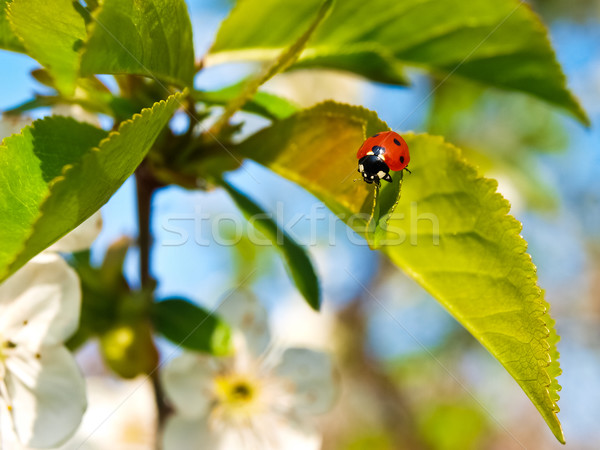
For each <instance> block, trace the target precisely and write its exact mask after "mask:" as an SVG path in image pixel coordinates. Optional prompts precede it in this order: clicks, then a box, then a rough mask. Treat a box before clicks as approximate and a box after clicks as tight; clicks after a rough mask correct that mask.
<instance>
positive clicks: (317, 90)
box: [0, 0, 600, 450]
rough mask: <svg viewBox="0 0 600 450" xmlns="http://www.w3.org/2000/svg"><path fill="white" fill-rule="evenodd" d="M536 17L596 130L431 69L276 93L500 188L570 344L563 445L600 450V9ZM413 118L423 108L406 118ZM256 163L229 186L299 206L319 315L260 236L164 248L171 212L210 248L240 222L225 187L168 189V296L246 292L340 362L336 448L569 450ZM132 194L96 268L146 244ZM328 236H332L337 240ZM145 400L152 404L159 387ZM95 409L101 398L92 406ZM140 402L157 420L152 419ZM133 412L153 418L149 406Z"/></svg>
mask: <svg viewBox="0 0 600 450" xmlns="http://www.w3.org/2000/svg"><path fill="white" fill-rule="evenodd" d="M232 3H233V2H231V1H230V0H204V1H200V0H189V1H188V5H189V7H190V12H191V17H192V22H193V29H194V38H195V40H196V42H195V45H196V53H197V54H202V53H204V52H205V51H206V50H207V49H208V47H209V46H210V43H211V40H212V39H213V37H214V33H215V31H216V30H217V29H218V26H219V23H220V21H221V20H222V19H223V18H224V17H225V16H226V15H227V13H228V11H229V8H230V7H231V5H232ZM532 7H533V8H534V10H535V11H536V12H538V13H539V14H540V15H541V16H542V17H543V18H544V20H545V21H546V22H547V24H548V26H549V29H550V35H551V39H552V42H553V45H554V47H555V49H556V50H557V54H558V58H559V61H560V62H561V64H562V65H563V68H564V70H565V72H566V73H567V77H568V79H569V85H570V87H571V89H572V90H573V91H574V92H575V93H576V95H577V96H578V97H579V98H580V99H581V101H582V103H583V105H584V108H585V109H586V111H587V112H588V113H589V115H590V118H591V121H592V126H591V127H590V128H589V129H587V130H586V129H583V128H582V127H581V126H580V125H579V124H578V123H576V122H575V120H573V119H571V118H569V117H567V116H566V115H565V114H563V113H562V112H559V111H557V110H556V109H555V108H552V107H550V106H547V105H546V104H543V103H542V102H539V101H537V100H534V99H531V98H528V97H526V96H524V95H521V94H518V93H507V92H505V91H496V90H492V89H483V88H482V87H480V86H479V85H476V84H474V83H472V82H469V81H466V80H464V79H461V78H460V77H458V76H452V77H450V78H449V79H448V80H446V81H444V82H443V83H442V80H441V79H436V78H430V77H427V76H425V75H424V74H423V73H421V72H418V71H409V72H408V76H409V78H410V79H411V82H412V87H410V88H403V87H391V86H388V85H383V84H378V83H369V82H365V81H364V80H361V79H358V78H357V77H355V76H350V75H347V74H341V73H338V72H335V71H323V70H318V71H317V70H310V71H308V70H302V69H298V70H294V71H292V72H288V73H286V74H283V75H281V76H278V77H276V78H275V79H273V80H271V81H270V82H268V83H267V84H266V85H265V86H264V90H265V91H267V92H273V93H277V94H280V95H282V96H284V97H286V98H289V99H290V100H292V101H294V102H295V103H296V104H298V105H301V106H309V105H312V104H315V103H317V102H319V101H322V100H324V99H331V98H333V99H336V100H339V101H345V102H348V103H354V104H362V105H365V106H366V107H368V108H371V109H374V110H376V111H378V113H379V115H380V117H381V118H382V119H384V120H386V121H387V122H388V123H389V124H390V126H392V127H394V128H395V125H396V124H398V123H400V122H403V123H402V126H401V129H402V131H404V130H409V129H412V130H415V131H426V132H430V133H432V134H440V135H443V136H445V138H446V139H447V140H448V141H450V142H452V143H454V144H456V145H458V146H459V147H461V148H463V149H464V151H465V153H466V156H467V158H468V159H469V160H470V161H472V162H473V163H475V164H477V165H478V166H479V168H480V170H481V172H483V173H484V174H485V175H488V176H491V177H494V178H496V179H498V181H499V184H500V191H501V192H502V193H503V195H504V196H505V197H507V198H508V199H509V200H510V201H511V203H512V213H513V214H514V215H515V216H516V217H517V219H519V220H520V221H522V222H523V223H524V229H523V235H524V237H525V238H526V239H527V241H528V242H529V243H530V248H529V251H530V252H531V254H532V256H533V259H534V261H535V262H536V264H537V265H538V271H539V277H540V284H541V286H543V287H545V288H546V289H547V299H548V301H549V302H550V303H551V305H552V307H553V310H552V312H553V317H554V318H555V319H556V322H557V325H556V327H557V330H558V333H559V334H560V335H561V337H562V340H561V342H560V343H559V351H560V352H561V365H562V367H563V372H564V373H563V375H562V376H561V377H560V378H559V382H560V384H561V385H562V386H563V391H562V392H561V402H560V406H561V413H560V416H559V417H560V419H561V421H562V423H563V427H564V430H565V435H566V438H567V447H568V448H573V449H582V450H585V449H596V448H598V443H599V442H600V430H599V429H598V426H597V418H598V417H600V383H599V382H598V381H599V380H600V351H599V348H600V346H599V345H598V342H600V332H599V330H600V239H599V238H600V152H599V150H600V148H599V147H600V145H599V143H600V132H599V130H598V125H600V1H598V0H573V1H569V2H564V1H560V0H536V1H534V2H532ZM1 58H2V60H1V61H2V64H3V65H4V66H5V67H10V66H11V65H14V66H15V67H25V68H27V67H31V68H33V67H34V66H35V65H34V63H33V62H32V61H30V60H28V59H27V58H26V57H24V56H23V55H18V54H3V55H1ZM29 70H31V69H29ZM252 70H253V65H251V64H231V65H227V66H219V67H215V68H209V69H207V70H205V71H203V72H201V74H200V75H199V76H198V77H197V79H196V80H195V86H196V87H197V88H198V89H204V90H216V89H220V88H224V87H226V86H230V85H232V84H234V83H236V82H238V81H240V80H242V79H244V78H245V77H246V76H247V75H248V74H249V73H251V71H252ZM18 73H22V72H21V71H19V70H14V71H2V74H0V79H1V81H2V83H4V84H9V85H12V86H15V89H14V91H13V92H11V93H10V94H9V95H8V96H7V97H6V98H4V99H3V100H2V107H3V108H9V107H12V106H15V105H17V104H19V103H21V102H23V101H25V100H27V99H28V95H29V93H30V92H31V91H32V86H33V79H32V80H22V79H17V78H16V77H17V75H15V74H18ZM432 90H433V95H432V96H429V94H430V92H432ZM408 111H414V114H411V115H410V117H409V119H408V120H406V121H405V122H404V119H405V117H406V115H407V112H408ZM43 112H44V111H40V112H38V114H43ZM46 112H47V111H46ZM236 119H239V120H242V121H243V128H242V130H243V133H244V134H249V133H251V132H253V131H255V130H257V129H259V128H261V127H263V126H265V125H266V121H265V120H263V119H260V118H257V117H256V116H251V115H249V114H246V113H239V114H238V115H237V116H236ZM185 120H186V119H185V117H182V116H176V118H175V119H174V120H173V123H172V125H173V128H174V129H177V128H179V129H185V123H184V122H185ZM246 169H247V170H246V171H238V172H236V173H234V174H232V176H231V177H230V179H231V181H232V182H233V183H239V184H240V185H241V184H242V183H244V180H245V179H246V178H247V177H248V176H252V177H255V178H257V179H259V180H260V184H258V185H257V184H254V183H246V185H248V186H252V196H253V198H254V199H256V200H257V202H258V203H260V204H261V205H262V206H264V207H265V209H267V210H272V211H275V210H277V208H278V201H279V200H280V199H282V198H285V199H286V201H285V205H284V206H285V207H284V208H283V209H282V214H280V216H279V217H278V220H279V221H281V223H284V224H285V223H295V225H294V226H293V227H292V231H293V233H294V237H296V238H297V240H298V241H299V242H301V243H303V244H309V243H311V244H316V245H313V246H311V248H310V251H311V254H312V256H313V258H314V260H315V263H316V265H317V268H318V272H319V274H320V277H321V279H322V284H323V293H324V305H325V306H324V311H323V313H322V314H321V315H316V314H315V313H313V312H312V311H310V310H309V308H308V306H306V305H305V304H304V302H303V301H302V299H301V298H300V297H299V295H298V294H297V292H296V291H295V288H294V287H293V285H292V284H291V282H290V281H289V279H288V277H287V276H286V275H285V269H284V267H283V265H282V264H281V262H280V260H279V257H278V255H277V254H276V252H275V251H273V249H271V248H268V247H256V246H255V245H252V244H251V243H250V242H249V240H248V239H247V236H246V234H242V237H241V239H240V240H239V243H238V244H237V245H236V246H234V247H225V246H221V245H219V244H218V243H215V242H214V241H211V242H210V243H209V244H208V245H206V246H199V245H196V244H195V243H194V242H190V243H188V244H185V245H167V244H166V243H168V242H169V241H170V240H172V239H173V235H172V233H170V232H169V229H170V228H169V220H171V219H173V218H174V217H175V218H177V217H178V218H181V219H182V222H181V223H180V225H181V227H183V229H185V230H186V231H187V232H188V233H189V234H190V235H194V233H199V234H198V235H196V237H197V238H198V239H201V238H202V239H208V240H209V241H210V239H211V235H210V234H211V233H210V232H209V230H206V229H204V228H200V227H198V226H197V224H196V223H194V222H193V220H190V217H194V215H195V214H197V213H198V211H202V212H203V213H206V214H208V215H211V216H213V217H214V216H218V215H222V216H233V217H236V215H238V216H239V213H238V212H237V210H236V208H235V206H234V204H233V203H232V202H231V200H230V199H229V198H228V197H227V196H226V195H225V193H223V192H221V191H215V192H208V193H207V192H190V191H185V190H183V189H181V188H177V187H169V188H166V189H163V190H162V191H161V192H160V193H159V194H158V195H157V196H156V198H155V202H154V207H155V210H156V217H155V219H154V223H153V233H154V235H155V238H156V242H157V247H156V250H155V253H154V257H153V267H154V272H155V275H156V277H157V278H158V282H159V284H158V290H157V292H158V296H159V297H162V298H166V297H171V296H178V295H180V296H184V297H186V298H191V299H194V300H195V301H197V302H199V303H201V304H202V305H204V306H206V307H207V308H211V307H213V306H214V305H215V304H217V302H218V299H219V298H220V297H221V296H222V295H223V294H224V293H225V292H226V291H227V290H229V289H231V288H233V287H235V286H237V285H239V284H240V282H242V281H244V283H246V284H247V285H250V286H251V287H252V289H253V290H254V291H255V293H256V294H257V295H258V296H259V298H261V299H262V301H263V303H265V304H266V305H267V306H268V307H269V309H270V311H271V318H272V321H273V325H274V326H275V329H276V330H277V331H278V332H277V339H279V340H281V341H284V342H290V343H295V344H306V345H312V346H317V347H322V348H326V349H328V350H330V351H332V352H333V353H334V357H335V359H336V361H337V363H338V365H339V376H340V381H341V385H342V394H341V397H340V401H339V403H338V405H337V406H336V408H335V409H334V410H333V411H331V412H330V413H328V414H327V415H325V416H324V417H323V418H322V421H321V423H320V427H321V430H322V431H323V433H324V436H325V446H324V449H325V450H342V449H347V450H359V449H361V450H362V449H365V450H366V449H369V450H371V449H374V450H388V449H389V450H392V449H393V450H402V449H417V450H419V449H432V450H438V449H439V450H454V449H456V450H459V449H460V450H463V449H493V450H495V449H498V450H499V449H502V450H505V449H520V448H527V449H552V448H562V446H561V445H560V444H558V443H557V442H556V441H555V439H554V437H553V436H552V434H551V433H550V431H549V430H548V429H547V428H546V426H545V424H544V422H543V420H542V419H541V418H540V417H539V414H538V413H537V412H536V410H535V408H534V407H533V405H531V404H530V402H529V401H528V399H527V398H525V396H524V395H523V393H522V391H521V390H520V388H519V387H518V386H517V385H516V383H515V382H514V381H513V380H512V379H511V378H510V376H509V375H508V374H507V373H506V372H505V371H504V370H503V369H502V368H501V366H500V365H499V364H498V363H497V362H496V361H495V360H494V359H493V358H492V357H491V356H490V355H489V354H487V353H486V351H485V350H484V349H483V348H482V347H481V346H480V345H479V344H478V343H477V342H476V341H475V340H474V339H473V338H472V337H471V336H470V335H469V334H468V333H467V332H466V331H464V329H463V328H462V327H460V326H459V325H458V324H457V323H456V322H455V321H454V320H453V319H452V318H451V317H450V316H449V315H448V314H447V313H446V312H445V311H444V310H443V309H442V307H441V306H440V305H439V304H438V303H437V302H436V301H435V300H433V299H432V298H431V297H430V296H429V295H428V294H426V293H425V292H424V291H423V290H422V289H421V288H420V287H418V286H417V285H416V284H415V283H414V282H413V281H411V280H410V279H409V278H408V277H406V276H404V275H402V274H401V273H400V272H399V271H398V270H396V269H395V268H394V267H393V266H392V265H391V264H390V263H389V262H388V261H387V260H386V259H385V257H382V256H380V255H378V254H377V253H375V252H371V251H370V250H368V248H367V247H366V246H362V247H361V246H356V245H353V244H352V243H351V242H350V241H351V239H349V237H348V233H349V232H348V229H347V228H346V227H345V225H343V224H342V223H340V222H339V221H337V220H336V219H335V218H334V217H333V216H332V215H331V214H330V213H329V212H327V211H326V210H325V208H322V207H321V208H319V207H318V206H316V207H315V199H314V197H312V196H310V195H309V194H307V193H306V192H305V191H303V190H302V189H300V188H298V187H297V186H294V185H293V184H291V183H290V182H287V181H285V180H283V179H281V178H279V177H277V176H276V175H273V174H272V173H270V172H268V171H267V170H265V169H263V168H261V167H259V166H258V165H256V164H252V163H248V164H246ZM133 192H134V185H133V183H132V182H131V180H130V181H128V182H127V183H126V184H125V185H124V186H123V188H122V189H121V190H120V191H119V192H118V193H117V195H115V197H114V198H113V199H112V200H111V201H110V203H109V204H108V205H107V206H106V207H105V208H104V209H103V216H104V223H105V226H104V229H103V232H102V234H101V236H100V238H99V240H98V241H97V243H96V244H95V246H94V248H93V249H92V253H91V261H92V263H94V264H98V263H100V262H101V261H102V260H103V257H104V254H105V253H106V251H107V249H108V248H109V247H110V246H111V245H112V244H113V243H114V242H115V241H116V240H117V239H119V238H120V237H122V236H123V235H126V236H134V234H135V230H136V217H135V214H134V211H135V205H134V194H133ZM308 210H310V215H311V217H313V218H315V217H320V219H319V220H305V219H304V218H303V219H300V220H297V221H296V218H297V216H298V214H305V213H306V211H308ZM238 222H240V220H238ZM313 231H316V236H318V237H319V239H320V240H318V242H316V243H312V242H308V241H309V240H310V239H311V238H312V237H313V236H314V235H315V234H314V233H313ZM237 232H238V230H237V229H233V228H231V222H227V221H224V222H223V225H222V230H221V236H225V237H228V236H236V233H237ZM244 233H245V232H244ZM328 235H329V236H333V237H334V241H335V242H334V243H333V245H332V242H331V237H330V238H329V239H330V241H329V242H328V241H327V237H328ZM137 259H138V254H137V250H136V249H135V248H134V247H132V248H130V249H129V251H128V253H127V257H126V258H125V274H126V278H127V283H129V285H131V286H132V287H136V286H139V279H138V274H137ZM254 267H258V268H259V270H258V271H255V270H253V268H254ZM344 268H350V269H351V271H352V272H353V273H356V274H359V276H360V280H359V281H360V282H361V283H364V284H365V285H367V286H369V290H370V291H371V292H372V293H373V294H374V295H375V296H376V297H377V298H379V299H382V301H383V302H384V308H382V307H381V305H378V304H377V303H374V302H373V301H372V299H371V298H370V296H369V294H368V293H366V292H365V291H364V290H363V289H362V288H361V286H360V285H358V284H357V282H356V281H355V280H353V279H352V278H350V277H349V276H347V274H346V271H345V270H344ZM398 293H400V295H398ZM163 345H165V346H168V344H166V343H164V344H163ZM97 346H98V344H97V343H92V344H88V345H87V346H85V347H84V348H83V349H81V350H80V352H79V359H80V362H81V363H82V365H83V367H84V368H85V370H86V373H88V375H96V376H101V377H104V378H108V379H111V380H112V378H110V377H111V376H110V375H109V373H110V372H109V371H108V369H107V368H106V367H104V366H103V365H102V363H101V362H100V359H99V358H98V355H97V352H96V347H97ZM110 382H114V383H116V381H115V380H112V381H110ZM92 385H93V383H92ZM111 391H112V392H113V393H114V392H116V391H115V390H114V389H110V390H108V391H107V392H106V393H105V395H103V398H102V400H101V401H99V402H98V404H100V403H102V401H104V402H106V400H107V398H108V396H109V395H110V392H111ZM103 392H104V391H103ZM115 395H116V394H115ZM147 395H148V396H151V395H152V394H151V392H150V391H149V390H148V392H147ZM96 406H97V404H96V403H95V400H94V396H92V398H91V408H90V410H91V411H94V408H95V407H96ZM141 409H146V410H148V412H147V415H152V416H153V414H154V412H151V411H150V409H151V408H141ZM137 414H141V415H142V416H143V415H144V411H141V412H140V411H138V412H137ZM142 423H152V420H145V421H136V422H134V423H130V424H129V425H128V424H127V422H121V423H120V424H117V423H116V422H115V423H113V424H110V423H108V424H106V425H103V427H118V426H120V427H126V426H128V427H129V428H127V429H124V430H121V431H120V432H119V433H117V434H114V433H112V434H108V433H105V435H108V436H114V435H116V436H120V437H119V438H117V439H121V442H124V443H127V445H131V446H132V447H131V448H147V447H145V445H149V444H148V441H149V438H148V436H149V435H151V430H149V429H148V427H146V428H143V427H141V425H140V424H142ZM111 439H113V438H112V437H111ZM135 445H139V446H141V447H134V446H135ZM90 448H91V447H90ZM124 448H125V447H124ZM127 448H129V447H127Z"/></svg>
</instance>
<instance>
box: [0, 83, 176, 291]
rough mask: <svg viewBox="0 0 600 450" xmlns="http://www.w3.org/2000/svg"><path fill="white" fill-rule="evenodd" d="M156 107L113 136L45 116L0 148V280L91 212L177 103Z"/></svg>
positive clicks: (133, 163)
mask: <svg viewBox="0 0 600 450" xmlns="http://www.w3.org/2000/svg"><path fill="white" fill-rule="evenodd" d="M180 97H181V95H180V94H176V95H172V96H171V97H169V99H168V100H166V101H161V102H157V103H155V105H154V106H153V107H152V108H149V109H144V110H142V112H141V114H136V115H135V116H134V117H133V118H132V119H131V120H128V121H126V122H123V123H122V124H121V125H120V127H119V130H118V131H115V132H112V133H110V134H109V135H108V137H106V138H105V139H103V138H104V137H105V136H106V132H104V131H102V130H99V129H97V128H95V127H93V126H91V125H88V124H85V123H80V122H77V121H75V120H73V119H69V118H65V117H57V116H54V117H48V118H45V119H41V120H37V121H35V122H34V123H33V125H31V126H29V127H26V128H24V129H23V130H22V132H21V134H19V135H13V136H11V137H8V138H6V139H5V140H4V142H3V145H2V146H0V193H1V194H0V229H2V230H3V232H2V235H1V236H0V281H1V280H4V279H5V278H6V277H7V276H9V275H10V274H11V273H13V272H14V271H15V270H17V269H18V268H19V267H21V266H22V265H23V264H25V263H26V262H27V261H28V260H29V259H30V258H32V257H33V256H35V255H36V254H37V253H39V252H40V251H42V250H44V249H45V248H46V247H48V246H49V245H51V244H52V243H53V242H55V241H56V240H58V239H59V238H61V237H62V236H64V235H65V234H66V233H68V232H69V231H71V230H72V229H74V228H75V227H76V226H78V225H79V224H80V223H82V222H83V221H84V220H85V219H87V218H88V217H90V216H91V215H92V214H93V213H94V212H95V211H97V210H98V209H99V208H100V207H101V206H102V205H103V204H104V203H106V202H107V201H108V199H109V198H110V197H111V196H112V194H114V193H115V191H116V190H117V189H118V188H119V186H121V184H123V182H124V181H125V180H126V179H127V178H128V177H129V176H130V175H131V174H132V173H133V171H134V170H135V168H136V167H137V166H138V165H139V164H140V163H141V162H142V160H143V158H144V156H145V155H146V153H147V152H148V150H149V149H150V147H151V146H152V144H153V143H154V141H155V139H156V138H157V136H158V134H159V133H160V132H161V130H162V128H163V127H164V126H165V125H166V124H167V123H168V121H169V119H170V118H171V116H172V114H173V112H174V111H175V109H177V106H178V105H179V101H180V100H179V98H180Z"/></svg>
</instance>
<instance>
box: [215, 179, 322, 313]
mask: <svg viewBox="0 0 600 450" xmlns="http://www.w3.org/2000/svg"><path fill="white" fill-rule="evenodd" d="M221 186H222V187H223V188H224V189H225V190H226V191H227V193H228V194H229V195H230V196H231V198H232V199H233V201H235V203H236V204H237V206H238V207H239V208H240V210H241V211H242V212H243V213H244V216H245V217H246V218H247V219H248V222H249V223H250V224H251V225H252V226H253V227H255V228H256V229H257V230H258V231H260V232H261V233H262V234H263V235H264V236H265V237H266V238H267V239H269V240H270V241H271V243H272V244H273V245H274V246H275V248H276V249H277V250H278V251H279V252H280V253H281V256H282V258H283V261H284V262H285V265H286V268H287V270H288V273H289V274H290V276H291V277H292V280H294V283H296V287H297V288H298V290H299V291H300V293H301V294H302V296H303V297H304V298H305V300H306V302H307V303H308V304H309V305H310V306H311V308H313V309H314V310H317V311H318V310H319V307H320V305H321V292H320V289H319V280H318V278H317V274H316V272H315V269H314V267H313V265H312V262H311V260H310V258H309V256H308V253H307V252H306V250H305V249H304V248H303V247H302V246H300V245H299V244H298V243H297V242H296V241H294V239H293V238H292V237H291V236H290V235H289V234H288V233H286V231H285V230H283V229H281V228H279V225H277V222H275V221H274V220H273V219H272V218H271V215H270V214H268V213H267V212H265V211H264V210H263V209H262V208H261V207H260V206H258V205H257V204H256V203H254V202H253V201H252V200H250V199H249V198H248V197H247V196H246V195H244V194H242V193H241V192H240V191H239V190H237V189H236V188H235V187H233V186H232V185H231V184H229V183H228V182H227V181H225V180H222V181H221Z"/></svg>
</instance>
